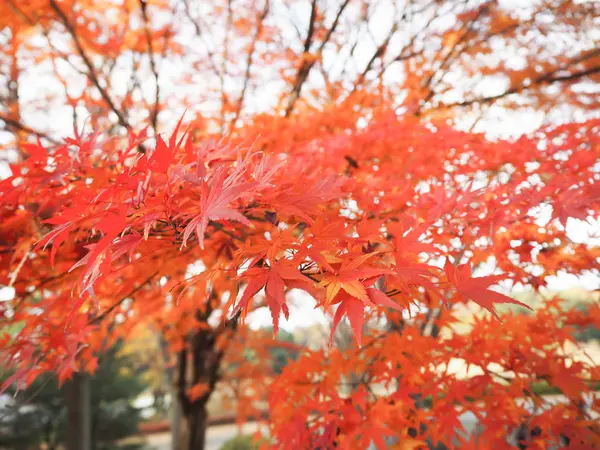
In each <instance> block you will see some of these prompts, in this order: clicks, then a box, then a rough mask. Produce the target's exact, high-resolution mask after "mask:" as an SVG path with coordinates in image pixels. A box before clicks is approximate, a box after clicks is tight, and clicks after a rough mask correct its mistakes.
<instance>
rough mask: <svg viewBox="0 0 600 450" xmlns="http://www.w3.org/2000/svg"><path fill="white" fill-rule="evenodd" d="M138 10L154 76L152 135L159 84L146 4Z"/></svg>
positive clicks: (151, 118)
mask: <svg viewBox="0 0 600 450" xmlns="http://www.w3.org/2000/svg"><path fill="white" fill-rule="evenodd" d="M140 8H141V10H142V19H143V20H144V33H145V34H146V40H147V41H148V58H149V59H150V71H151V72H152V75H153V76H154V84H155V90H154V106H153V108H152V112H151V113H150V123H151V125H152V128H153V129H154V134H155V135H156V133H157V122H158V113H159V109H160V84H159V83H158V81H159V80H158V70H157V68H156V59H155V57H154V48H153V46H152V34H151V33H150V21H149V20H148V10H147V8H148V4H147V3H146V0H140Z"/></svg>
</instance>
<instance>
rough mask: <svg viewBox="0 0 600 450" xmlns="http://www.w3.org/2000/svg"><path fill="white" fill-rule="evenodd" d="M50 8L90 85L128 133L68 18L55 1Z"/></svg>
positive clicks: (125, 121) (123, 118)
mask: <svg viewBox="0 0 600 450" xmlns="http://www.w3.org/2000/svg"><path fill="white" fill-rule="evenodd" d="M50 7H51V8H52V9H53V10H54V11H55V12H56V14H57V15H58V17H59V18H60V20H61V22H62V23H63V25H64V27H65V28H66V30H67V32H68V33H69V35H71V38H72V39H73V42H74V43H75V48H76V49H77V53H78V54H79V56H80V57H81V59H82V60H83V63H84V64H85V66H86V67H87V70H88V71H87V77H88V78H89V80H90V81H91V82H92V84H93V85H94V86H95V87H96V89H98V91H99V92H100V96H101V97H102V99H103V100H104V102H105V103H106V104H107V106H108V107H109V108H110V110H111V111H112V112H113V113H114V114H115V115H116V116H117V120H118V121H119V124H120V125H121V126H122V127H124V128H126V129H127V130H129V131H130V130H132V127H131V125H130V124H129V122H128V121H127V119H126V118H125V115H124V114H123V112H122V111H121V110H119V109H118V108H117V107H116V105H115V103H114V102H113V100H112V98H111V97H110V95H109V94H108V92H107V90H106V89H104V88H103V87H102V85H101V84H100V80H99V79H98V75H97V74H96V70H95V69H94V65H93V64H92V61H91V60H90V58H89V56H88V54H87V53H86V52H85V50H84V48H83V45H82V44H81V40H80V39H79V36H78V35H77V31H76V30H75V28H74V26H73V24H71V22H70V21H69V19H68V17H67V16H66V14H65V13H64V11H63V10H62V9H61V8H60V6H58V4H57V3H56V0H50Z"/></svg>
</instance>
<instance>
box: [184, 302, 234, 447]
mask: <svg viewBox="0 0 600 450" xmlns="http://www.w3.org/2000/svg"><path fill="white" fill-rule="evenodd" d="M210 312H211V309H207V310H206V311H204V312H200V311H198V313H197V318H198V320H199V321H200V322H202V321H206V320H207V319H208V317H209V315H210ZM238 317H239V315H237V316H236V317H234V318H232V319H229V320H228V321H227V322H226V323H225V324H224V326H222V327H219V328H217V329H202V330H199V331H197V332H196V334H194V335H193V336H192V337H191V342H190V343H191V345H190V346H189V347H188V348H187V349H184V350H182V351H181V352H180V354H179V358H178V367H177V369H178V373H177V388H178V398H179V402H180V406H181V411H182V413H183V416H184V420H185V425H186V432H187V439H186V441H187V449H186V450H204V446H205V439H206V428H207V426H208V411H207V409H206V405H207V403H208V400H209V399H210V396H211V394H212V393H213V391H214V390H215V386H216V384H217V381H219V369H220V368H221V362H222V360H223V354H224V347H223V345H220V346H217V339H218V338H225V339H229V338H230V337H231V335H230V334H229V333H230V332H235V330H236V328H237V321H238ZM228 335H229V336H228ZM221 344H223V342H221ZM200 383H202V384H204V385H206V387H207V389H206V392H205V393H204V394H203V395H202V396H200V397H199V398H197V399H194V401H191V400H190V398H189V397H188V395H187V389H188V387H189V386H194V385H196V384H200Z"/></svg>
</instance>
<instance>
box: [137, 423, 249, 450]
mask: <svg viewBox="0 0 600 450" xmlns="http://www.w3.org/2000/svg"><path fill="white" fill-rule="evenodd" d="M256 428H257V424H255V423H248V424H245V425H244V426H243V427H242V429H241V430H240V429H239V428H238V427H237V425H220V426H215V427H210V428H209V429H208V433H207V437H206V450H219V449H220V448H221V446H222V445H223V444H224V443H225V442H227V441H228V440H229V439H231V438H232V437H234V436H235V435H236V434H238V433H240V431H241V433H242V434H251V433H254V432H255V431H256ZM170 438H171V435H170V434H169V433H160V434H154V435H150V436H148V437H147V440H146V442H147V444H148V449H149V450H171V439H170Z"/></svg>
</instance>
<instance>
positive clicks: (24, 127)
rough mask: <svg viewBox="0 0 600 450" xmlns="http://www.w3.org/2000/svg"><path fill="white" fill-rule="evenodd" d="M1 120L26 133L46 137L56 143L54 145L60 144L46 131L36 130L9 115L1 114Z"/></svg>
mask: <svg viewBox="0 0 600 450" xmlns="http://www.w3.org/2000/svg"><path fill="white" fill-rule="evenodd" d="M0 120H1V121H3V122H4V123H6V126H7V127H8V128H14V129H15V130H19V131H23V132H25V133H29V134H33V135H34V136H37V137H39V138H43V139H46V140H47V141H48V142H50V143H52V144H54V145H58V144H59V142H58V141H57V140H56V139H54V138H52V137H50V136H48V135H47V134H46V133H43V132H41V131H36V130H34V129H33V128H30V127H28V126H27V125H24V124H22V123H21V122H19V121H18V120H14V119H11V118H9V117H6V116H4V115H2V114H0Z"/></svg>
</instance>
